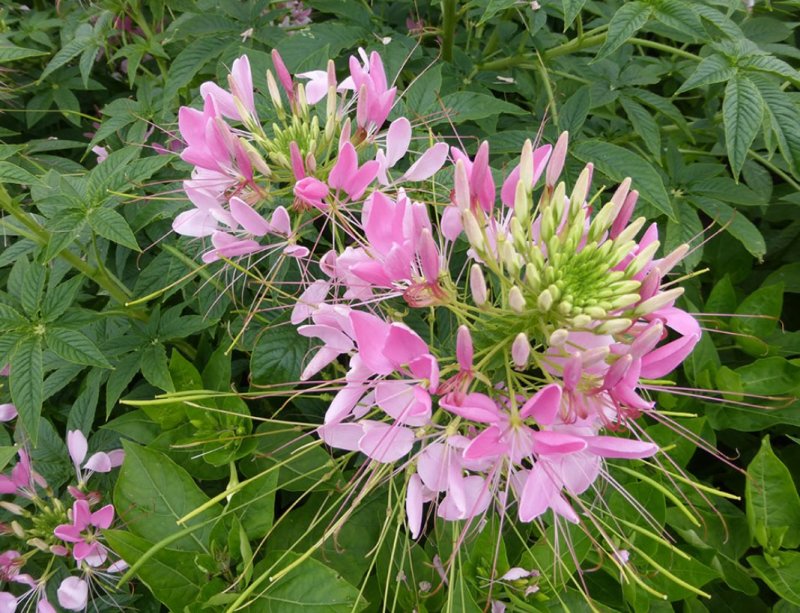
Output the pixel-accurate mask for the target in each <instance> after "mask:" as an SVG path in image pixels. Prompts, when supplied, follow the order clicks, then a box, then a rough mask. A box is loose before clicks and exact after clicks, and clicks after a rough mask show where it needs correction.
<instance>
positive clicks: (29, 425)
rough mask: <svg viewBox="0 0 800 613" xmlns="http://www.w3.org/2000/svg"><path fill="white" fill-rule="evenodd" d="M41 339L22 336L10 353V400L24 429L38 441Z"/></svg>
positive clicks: (40, 406) (40, 398)
mask: <svg viewBox="0 0 800 613" xmlns="http://www.w3.org/2000/svg"><path fill="white" fill-rule="evenodd" d="M43 379H44V371H43V369H42V340H41V338H40V337H38V336H28V337H27V338H23V339H22V340H21V341H20V342H19V343H18V344H17V348H16V350H15V351H14V353H13V354H12V355H11V374H10V376H9V383H10V387H11V400H12V401H13V402H14V404H15V405H16V407H17V411H18V412H19V417H20V419H21V421H22V424H23V426H24V427H25V431H26V432H27V433H28V436H30V437H31V442H32V443H33V444H34V445H35V444H36V441H37V438H38V436H39V416H40V415H41V412H42V380H43Z"/></svg>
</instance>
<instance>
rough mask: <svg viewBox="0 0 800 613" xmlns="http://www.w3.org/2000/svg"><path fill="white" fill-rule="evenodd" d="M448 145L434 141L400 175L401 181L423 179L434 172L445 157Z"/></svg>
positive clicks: (440, 165) (442, 163) (441, 164)
mask: <svg viewBox="0 0 800 613" xmlns="http://www.w3.org/2000/svg"><path fill="white" fill-rule="evenodd" d="M448 150H449V147H448V145H447V143H436V144H435V145H434V146H433V147H431V148H430V149H428V150H427V151H426V152H425V153H423V154H422V156H420V158H419V159H418V160H417V161H416V162H414V163H413V164H412V165H411V168H409V169H408V170H407V171H406V172H405V174H404V175H403V177H402V179H401V180H402V181H424V180H425V179H428V178H429V177H432V176H433V175H434V174H436V173H437V172H438V171H439V169H440V168H441V167H442V166H443V165H444V162H445V160H446V159H447V152H448Z"/></svg>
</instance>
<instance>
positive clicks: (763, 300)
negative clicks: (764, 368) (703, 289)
mask: <svg viewBox="0 0 800 613" xmlns="http://www.w3.org/2000/svg"><path fill="white" fill-rule="evenodd" d="M782 310H783V285H781V284H777V285H767V286H764V287H761V288H759V289H757V290H756V291H754V292H753V293H752V294H750V295H749V296H748V297H747V298H745V299H744V300H743V301H742V302H741V303H740V304H739V306H738V308H737V309H736V315H737V317H734V318H733V320H732V321H731V328H732V329H733V331H734V332H736V333H737V334H740V335H741V336H738V337H736V344H737V345H739V347H740V348H741V349H742V350H743V351H744V352H746V353H748V354H750V355H752V356H755V357H760V356H764V355H766V354H767V353H768V352H769V346H768V345H767V344H766V343H765V342H764V340H763V339H765V338H767V337H768V336H769V335H770V333H771V332H772V331H773V330H775V329H776V328H777V326H778V319H779V318H780V316H781V311H782Z"/></svg>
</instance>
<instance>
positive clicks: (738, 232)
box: [691, 195, 767, 262]
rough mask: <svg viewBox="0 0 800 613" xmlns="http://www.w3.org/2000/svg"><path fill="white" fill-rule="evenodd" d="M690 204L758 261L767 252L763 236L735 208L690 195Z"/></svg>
mask: <svg viewBox="0 0 800 613" xmlns="http://www.w3.org/2000/svg"><path fill="white" fill-rule="evenodd" d="M691 201H692V204H694V205H695V206H696V207H697V208H699V209H700V210H701V211H703V213H705V214H706V215H708V216H709V217H710V218H711V219H713V220H714V221H715V222H716V223H717V225H719V226H720V227H724V228H725V230H726V231H727V232H728V233H729V234H730V235H731V236H733V237H734V238H736V239H737V240H738V241H739V242H740V243H742V245H743V246H744V248H745V249H747V251H749V252H750V254H751V255H753V256H754V257H755V258H756V259H758V261H759V262H760V261H761V260H762V259H763V257H764V255H765V254H766V253H767V245H766V243H765V242H764V237H763V236H762V235H761V232H760V231H759V230H758V228H756V227H755V226H754V225H753V223H752V222H751V221H750V220H749V219H747V218H746V217H745V216H744V215H742V214H741V213H740V212H739V211H737V210H736V209H733V208H731V207H730V206H728V205H727V204H725V203H724V202H721V201H719V200H715V199H714V198H705V197H701V196H694V195H693V196H692V198H691Z"/></svg>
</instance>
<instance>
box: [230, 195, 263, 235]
mask: <svg viewBox="0 0 800 613" xmlns="http://www.w3.org/2000/svg"><path fill="white" fill-rule="evenodd" d="M228 205H229V206H230V208H231V215H233V218H234V219H235V220H236V223H238V224H239V225H240V226H242V227H243V228H244V229H245V231H246V232H247V233H248V234H254V235H255V236H264V235H265V234H266V233H267V232H269V231H270V227H269V222H267V220H266V219H264V218H263V217H261V215H259V214H258V213H256V211H255V209H253V207H251V206H250V205H249V204H247V203H246V202H245V201H244V200H242V199H241V198H238V197H237V196H234V197H233V198H231V199H230V201H229V202H228Z"/></svg>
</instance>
